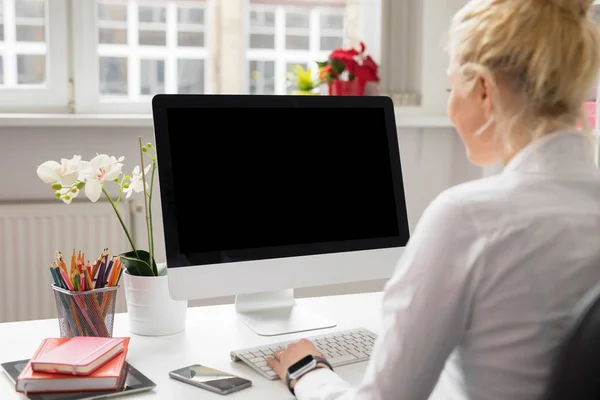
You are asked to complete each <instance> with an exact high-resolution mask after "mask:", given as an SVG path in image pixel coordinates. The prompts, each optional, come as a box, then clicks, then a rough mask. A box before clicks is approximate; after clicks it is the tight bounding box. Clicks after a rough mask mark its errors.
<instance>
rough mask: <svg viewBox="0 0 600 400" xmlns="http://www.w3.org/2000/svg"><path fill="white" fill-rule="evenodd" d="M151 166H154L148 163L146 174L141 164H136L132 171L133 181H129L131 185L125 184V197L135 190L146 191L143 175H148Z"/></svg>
mask: <svg viewBox="0 0 600 400" xmlns="http://www.w3.org/2000/svg"><path fill="white" fill-rule="evenodd" d="M150 168H152V164H148V165H147V166H146V168H144V174H142V173H141V171H140V166H139V165H136V166H135V168H134V169H133V172H132V173H131V181H130V182H129V186H125V190H124V191H123V192H124V193H126V196H125V198H127V199H128V198H129V197H130V196H131V193H133V192H136V193H140V192H143V191H144V181H143V175H146V176H148V173H149V172H150ZM146 186H147V187H148V186H149V185H148V184H146Z"/></svg>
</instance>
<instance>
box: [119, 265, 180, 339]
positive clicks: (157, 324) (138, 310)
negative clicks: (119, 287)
mask: <svg viewBox="0 0 600 400" xmlns="http://www.w3.org/2000/svg"><path fill="white" fill-rule="evenodd" d="M124 284H125V299H126V301H127V314H128V318H129V330H130V331H131V332H132V333H135V334H137V335H143V336H166V335H173V334H175V333H179V332H182V331H183V330H184V329H185V321H186V312H187V301H175V300H173V299H172V298H171V295H170V294H169V283H168V278H167V276H135V275H129V274H128V273H127V271H125V273H124Z"/></svg>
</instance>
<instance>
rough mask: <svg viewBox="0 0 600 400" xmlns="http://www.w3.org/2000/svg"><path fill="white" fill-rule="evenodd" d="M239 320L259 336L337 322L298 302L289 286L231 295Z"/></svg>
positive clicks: (304, 330)
mask: <svg viewBox="0 0 600 400" xmlns="http://www.w3.org/2000/svg"><path fill="white" fill-rule="evenodd" d="M235 310H236V312H237V314H238V317H239V318H240V320H241V321H242V322H243V323H244V325H246V326H247V327H248V328H249V329H250V330H252V331H254V333H256V334H257V335H260V336H277V335H285V334H289V333H298V332H306V331H312V330H317V329H327V328H333V327H335V326H336V325H337V324H336V323H335V322H332V321H330V320H328V319H327V318H325V317H322V316H320V315H318V314H316V313H314V312H312V311H311V310H309V309H306V308H304V307H302V306H300V305H298V304H296V300H295V299H294V291H293V289H286V290H281V291H276V292H266V293H253V294H242V295H237V296H236V297H235Z"/></svg>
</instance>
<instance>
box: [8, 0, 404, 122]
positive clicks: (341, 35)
mask: <svg viewBox="0 0 600 400" xmlns="http://www.w3.org/2000/svg"><path fill="white" fill-rule="evenodd" d="M390 1H391V0H390ZM394 1H395V0H394ZM380 11H381V7H380V0H238V1H229V0H227V1H224V0H0V113H10V112H15V113H21V112H24V113H27V112H34V113H44V112H48V113H50V112H52V113H68V112H74V113H79V114H148V113H150V112H151V99H152V97H153V96H154V95H155V94H157V93H181V94H197V93H252V94H286V93H289V89H288V87H287V79H286V78H287V77H288V73H289V72H290V71H291V69H292V68H295V66H296V65H301V66H302V67H303V68H304V69H307V68H312V69H313V71H314V73H315V75H316V74H317V73H318V72H317V68H316V63H315V62H316V61H321V60H325V59H327V57H328V56H329V54H330V52H331V51H332V50H334V49H335V48H339V47H345V46H349V45H355V44H357V43H358V41H360V40H364V41H365V42H366V43H367V46H368V49H369V53H370V54H371V55H373V56H374V57H375V59H376V60H378V57H377V55H378V52H379V43H378V41H379V40H380V38H379V36H380V35H379V33H380V30H381V29H380V25H381V23H380V20H379V17H378V15H379V14H380ZM378 61H379V60H378Z"/></svg>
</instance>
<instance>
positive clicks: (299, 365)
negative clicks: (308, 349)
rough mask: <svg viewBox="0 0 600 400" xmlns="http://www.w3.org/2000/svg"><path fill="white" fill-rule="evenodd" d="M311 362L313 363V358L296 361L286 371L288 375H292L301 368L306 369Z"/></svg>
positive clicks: (308, 357)
mask: <svg viewBox="0 0 600 400" xmlns="http://www.w3.org/2000/svg"><path fill="white" fill-rule="evenodd" d="M311 362H313V356H306V357H304V358H303V359H301V360H300V361H298V362H297V363H295V364H294V365H292V366H291V367H290V368H289V369H288V373H289V374H290V375H291V374H293V373H295V372H298V371H299V370H301V369H302V368H304V367H306V366H307V365H308V364H310V363H311Z"/></svg>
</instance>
